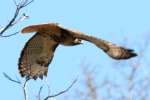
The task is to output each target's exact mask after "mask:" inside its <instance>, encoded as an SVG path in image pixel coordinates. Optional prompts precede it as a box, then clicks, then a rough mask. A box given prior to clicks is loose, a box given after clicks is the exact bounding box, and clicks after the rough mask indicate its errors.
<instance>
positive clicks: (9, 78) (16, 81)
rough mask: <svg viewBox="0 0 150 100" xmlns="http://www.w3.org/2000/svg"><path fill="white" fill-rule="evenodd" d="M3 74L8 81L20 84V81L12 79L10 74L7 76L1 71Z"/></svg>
mask: <svg viewBox="0 0 150 100" xmlns="http://www.w3.org/2000/svg"><path fill="white" fill-rule="evenodd" d="M3 75H4V76H5V78H7V79H8V80H10V81H12V82H15V83H17V84H21V82H20V81H18V80H14V79H12V78H11V77H10V76H8V75H7V74H6V73H4V72H3Z"/></svg>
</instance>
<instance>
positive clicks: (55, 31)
mask: <svg viewBox="0 0 150 100" xmlns="http://www.w3.org/2000/svg"><path fill="white" fill-rule="evenodd" d="M21 32H22V33H31V32H36V34H35V35H34V36H33V37H32V38H31V39H29V41H28V42H27V43H26V44H25V46H24V48H23V50H22V52H21V55H20V58H19V64H18V65H19V72H20V74H21V76H22V77H26V78H27V79H34V80H36V79H37V78H38V77H39V78H41V79H43V76H47V72H48V66H49V64H50V63H51V61H52V59H53V56H54V52H55V50H56V48H57V46H58V45H65V46H75V45H80V44H82V41H83V40H85V41H89V42H91V43H93V44H95V45H96V46H97V47H98V48H100V49H102V50H103V51H104V52H105V53H106V54H107V55H109V56H110V57H111V58H113V59H116V60H120V59H129V58H132V57H135V56H137V54H136V53H134V51H133V50H132V49H127V48H124V47H121V46H118V45H116V44H113V43H111V42H108V41H106V40H102V39H100V38H97V37H94V36H90V35H86V34H84V33H82V32H80V31H76V30H71V29H68V28H65V27H63V26H61V25H60V24H58V23H48V24H39V25H31V26H27V27H25V28H23V29H22V31H21Z"/></svg>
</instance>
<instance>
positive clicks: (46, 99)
mask: <svg viewBox="0 0 150 100" xmlns="http://www.w3.org/2000/svg"><path fill="white" fill-rule="evenodd" d="M76 81H77V79H75V80H74V81H73V82H72V84H71V85H70V86H69V87H68V88H67V89H65V90H63V91H61V92H59V93H56V94H53V95H50V96H47V97H46V98H45V99H44V100H48V99H49V98H53V97H56V96H59V95H61V94H63V93H65V92H67V91H69V90H70V88H71V87H72V86H73V85H74V84H75V83H76Z"/></svg>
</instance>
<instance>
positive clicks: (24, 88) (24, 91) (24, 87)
mask: <svg viewBox="0 0 150 100" xmlns="http://www.w3.org/2000/svg"><path fill="white" fill-rule="evenodd" d="M28 81H29V79H27V80H26V81H25V82H24V84H23V94H24V99H25V100H28V99H27V98H28V97H27V90H26V85H27V82H28Z"/></svg>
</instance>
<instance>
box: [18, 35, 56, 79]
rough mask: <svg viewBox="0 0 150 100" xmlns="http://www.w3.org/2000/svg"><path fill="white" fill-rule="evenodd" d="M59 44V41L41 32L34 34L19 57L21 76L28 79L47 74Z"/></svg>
mask: <svg viewBox="0 0 150 100" xmlns="http://www.w3.org/2000/svg"><path fill="white" fill-rule="evenodd" d="M57 46H58V43H56V42H55V41H53V40H49V39H48V38H45V37H43V36H41V35H39V34H36V35H35V36H33V37H32V38H31V39H30V40H29V41H28V42H27V43H26V45H25V47H24V49H23V51H22V53H21V56H20V59H19V71H20V74H21V76H22V77H26V78H28V79H32V78H33V79H37V78H38V77H39V78H41V79H42V78H43V75H45V76H46V75H47V71H48V65H49V64H50V62H51V61H52V59H53V55H54V51H55V49H56V47H57Z"/></svg>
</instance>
